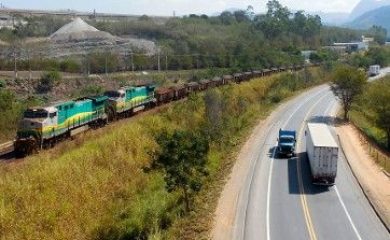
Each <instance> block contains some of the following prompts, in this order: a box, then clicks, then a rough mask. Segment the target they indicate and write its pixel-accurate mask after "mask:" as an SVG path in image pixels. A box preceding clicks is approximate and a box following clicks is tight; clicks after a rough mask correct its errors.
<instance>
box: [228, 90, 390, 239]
mask: <svg viewBox="0 0 390 240" xmlns="http://www.w3.org/2000/svg"><path fill="white" fill-rule="evenodd" d="M336 109H337V101H336V98H335V97H334V95H333V94H332V92H331V91H330V89H329V86H325V85H323V86H320V87H317V88H314V89H311V90H310V91H307V92H306V93H304V94H302V95H300V96H299V97H297V98H295V99H294V100H292V101H290V102H289V103H288V104H286V105H285V107H284V109H283V110H282V111H279V112H278V113H276V115H275V118H274V119H275V122H274V124H273V125H272V126H269V127H268V129H266V130H265V131H263V132H262V133H261V134H262V137H259V138H258V140H257V142H256V143H255V144H257V146H258V148H252V149H251V151H253V152H251V153H249V154H248V156H250V157H249V158H250V159H248V161H250V163H251V169H250V172H249V174H248V175H247V178H246V179H244V182H243V188H242V189H241V192H240V194H239V197H238V202H237V210H236V213H235V222H234V224H233V225H234V228H233V230H232V231H233V233H232V238H233V239H267V240H270V239H272V240H274V239H275V240H279V239H280V240H284V239H297V240H303V239H311V240H317V239H331V240H335V239H348V240H350V239H369V240H376V239H377V240H385V239H390V235H389V232H388V231H387V229H386V228H385V227H384V226H383V224H382V223H381V221H380V220H379V218H378V217H377V215H376V214H375V212H374V210H373V209H372V208H371V206H370V204H369V202H368V200H367V199H366V198H365V196H364V195H363V193H362V191H361V189H360V187H359V185H358V183H357V182H356V180H355V179H354V177H353V175H352V173H351V170H350V169H349V167H348V165H347V163H346V160H345V157H344V156H342V155H341V156H340V159H339V165H338V175H337V177H336V184H335V186H332V187H322V186H314V185H312V184H311V181H310V174H311V173H310V167H309V163H308V160H307V158H306V153H305V136H304V130H305V125H306V122H307V121H311V122H331V121H332V116H333V115H334V113H335V111H336ZM279 128H285V129H295V130H297V134H298V146H297V147H298V148H297V153H298V154H297V157H295V158H290V159H288V158H277V157H276V154H275V146H276V145H277V142H276V140H277V135H278V130H279Z"/></svg>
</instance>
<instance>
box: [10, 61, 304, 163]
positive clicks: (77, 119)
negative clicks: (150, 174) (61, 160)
mask: <svg viewBox="0 0 390 240" xmlns="http://www.w3.org/2000/svg"><path fill="white" fill-rule="evenodd" d="M302 68H303V66H291V67H289V68H285V67H280V68H272V69H263V70H256V71H252V72H243V73H236V74H233V75H224V76H222V77H215V78H213V79H210V80H208V79H203V80H200V81H199V82H190V83H187V84H183V85H176V86H174V87H169V88H167V87H160V88H156V87H155V86H154V85H138V86H133V87H125V88H121V89H119V90H114V91H107V92H105V93H104V95H102V96H93V97H84V98H80V99H76V100H71V101H63V102H58V103H54V104H52V105H50V106H47V107H36V108H29V109H27V110H26V111H25V112H24V115H23V119H22V120H21V122H20V125H19V128H18V131H17V135H16V139H15V141H14V149H15V153H16V155H17V156H25V155H29V154H31V153H34V152H36V151H38V150H39V149H43V148H49V147H52V146H54V145H55V144H56V142H58V141H60V140H62V139H65V138H68V137H72V136H74V135H76V134H78V133H81V132H84V131H85V130H87V129H89V128H96V127H101V126H104V125H105V124H107V123H109V122H112V121H116V120H117V119H119V118H123V117H129V116H131V115H133V114H135V113H136V112H138V111H142V110H145V109H148V108H153V107H155V106H158V105H162V104H166V103H169V102H171V101H176V100H179V99H182V98H185V97H187V96H188V95H189V94H191V93H196V92H200V91H205V90H207V89H208V88H212V87H218V86H222V85H227V84H231V83H241V82H244V81H249V80H251V79H252V78H260V77H263V76H269V75H271V74H273V73H278V72H282V71H287V70H290V71H297V70H300V69H302Z"/></svg>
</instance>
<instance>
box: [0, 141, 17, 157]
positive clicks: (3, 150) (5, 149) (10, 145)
mask: <svg viewBox="0 0 390 240" xmlns="http://www.w3.org/2000/svg"><path fill="white" fill-rule="evenodd" d="M13 150H14V141H9V142H6V143H2V144H0V155H4V154H7V153H10V152H12V151H13Z"/></svg>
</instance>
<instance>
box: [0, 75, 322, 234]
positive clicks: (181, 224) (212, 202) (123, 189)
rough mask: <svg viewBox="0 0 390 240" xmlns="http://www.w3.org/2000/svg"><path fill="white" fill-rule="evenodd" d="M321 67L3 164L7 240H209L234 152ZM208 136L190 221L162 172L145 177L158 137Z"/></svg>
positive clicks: (211, 95) (213, 94)
mask: <svg viewBox="0 0 390 240" xmlns="http://www.w3.org/2000/svg"><path fill="white" fill-rule="evenodd" d="M321 76H323V75H321V74H319V72H318V71H317V70H313V71H311V72H310V73H307V72H306V73H304V72H300V73H297V74H289V73H288V74H283V75H277V76H273V77H266V78H261V79H255V80H252V81H250V82H246V83H242V84H239V85H231V86H225V87H222V88H219V89H213V90H210V91H207V92H205V93H202V94H196V95H191V96H190V97H189V98H188V100H187V101H181V102H176V103H173V104H170V105H168V106H165V107H163V108H160V109H158V111H155V112H154V114H145V115H142V116H138V117H135V118H131V119H129V120H128V121H127V120H126V121H120V122H118V123H114V124H110V125H109V126H107V127H105V128H102V129H99V130H97V131H90V132H87V133H85V134H83V135H81V136H78V137H77V138H76V139H74V140H73V141H66V142H64V143H61V144H59V145H58V146H56V147H55V148H54V149H51V150H48V151H44V152H42V153H40V154H38V155H34V156H31V157H28V158H26V159H24V160H23V161H18V162H13V163H10V164H2V165H1V166H0V174H1V175H2V176H3V177H2V181H1V182H0V193H1V196H2V197H1V199H2V202H3V204H2V205H0V211H1V213H2V214H1V215H0V222H1V225H0V230H1V233H2V237H4V238H17V239H37V238H39V239H74V238H78V239H91V238H95V239H106V238H108V237H110V238H116V239H121V238H153V237H155V238H168V239H193V238H194V237H195V236H196V237H197V238H202V236H203V237H207V236H208V233H209V230H210V227H211V225H212V224H211V222H212V219H213V215H214V210H215V208H216V205H217V201H218V198H219V195H220V192H221V190H222V187H223V185H224V182H225V180H226V178H227V176H228V175H229V172H230V170H231V168H232V166H233V163H234V161H235V155H236V152H237V150H238V149H239V147H240V146H241V143H242V142H243V141H244V140H245V138H246V137H247V135H248V133H249V132H250V131H251V129H252V128H253V126H255V124H256V123H258V121H259V119H264V118H265V117H267V116H268V115H269V113H270V112H271V111H272V109H274V107H275V106H276V105H278V104H279V103H280V102H281V101H283V100H284V99H287V98H289V97H291V96H293V95H294V94H296V93H297V92H299V91H302V90H303V89H306V88H308V87H311V86H314V85H317V84H320V83H322V82H323V81H325V79H322V78H321ZM162 129H164V130H167V131H172V130H174V129H188V130H191V129H203V130H204V131H207V132H208V133H207V134H208V135H209V138H210V151H209V153H208V163H207V168H208V172H209V175H208V177H207V178H206V179H205V180H204V182H203V188H202V190H201V191H200V192H199V193H198V194H197V195H196V196H195V197H194V198H193V199H192V201H193V203H194V204H193V205H192V206H193V209H192V210H191V212H190V213H189V214H184V211H183V205H182V204H181V203H182V199H181V198H180V194H178V193H176V192H171V193H169V192H167V191H166V189H165V183H164V175H163V174H162V172H160V171H147V170H146V169H147V167H148V166H149V165H150V163H151V156H150V155H149V154H148V153H149V152H150V151H151V150H153V149H156V148H158V146H157V145H156V142H155V140H154V136H155V133H157V132H159V131H161V130H162Z"/></svg>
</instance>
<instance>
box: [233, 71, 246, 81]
mask: <svg viewBox="0 0 390 240" xmlns="http://www.w3.org/2000/svg"><path fill="white" fill-rule="evenodd" d="M233 78H234V81H235V82H236V83H241V82H242V81H244V76H242V73H235V74H233Z"/></svg>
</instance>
